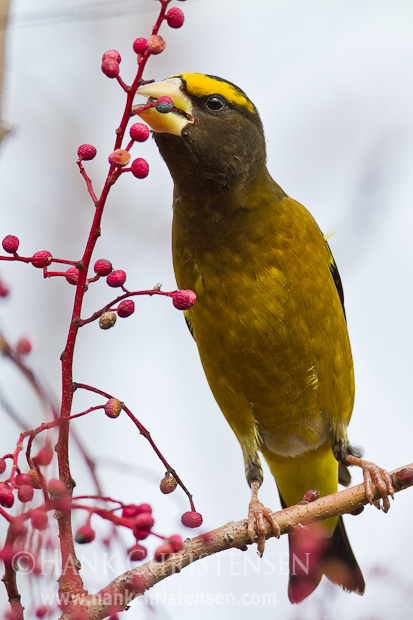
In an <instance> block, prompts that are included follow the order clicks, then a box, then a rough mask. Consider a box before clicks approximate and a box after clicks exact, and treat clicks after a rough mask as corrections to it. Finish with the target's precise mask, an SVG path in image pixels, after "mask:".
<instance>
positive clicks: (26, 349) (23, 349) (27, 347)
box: [16, 338, 33, 355]
mask: <svg viewBox="0 0 413 620" xmlns="http://www.w3.org/2000/svg"><path fill="white" fill-rule="evenodd" d="M32 348H33V345H32V343H31V342H30V340H29V339H28V338H19V340H18V341H17V344H16V351H17V353H18V354H19V355H28V354H29V353H30V352H31V350H32Z"/></svg>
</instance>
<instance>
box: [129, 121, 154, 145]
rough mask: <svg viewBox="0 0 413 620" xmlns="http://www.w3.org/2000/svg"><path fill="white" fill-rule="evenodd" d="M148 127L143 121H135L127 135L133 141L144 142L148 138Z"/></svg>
mask: <svg viewBox="0 0 413 620" xmlns="http://www.w3.org/2000/svg"><path fill="white" fill-rule="evenodd" d="M149 134H150V131H149V127H148V126H147V125H144V124H143V123H135V124H134V125H132V127H131V128H130V129H129V135H130V137H131V138H132V140H135V142H145V140H147V139H148V138H149Z"/></svg>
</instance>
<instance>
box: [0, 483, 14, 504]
mask: <svg viewBox="0 0 413 620" xmlns="http://www.w3.org/2000/svg"><path fill="white" fill-rule="evenodd" d="M13 504H14V495H13V492H12V490H11V489H9V487H8V486H2V487H1V488H0V505H1V506H3V507H4V508H11V507H12V506H13Z"/></svg>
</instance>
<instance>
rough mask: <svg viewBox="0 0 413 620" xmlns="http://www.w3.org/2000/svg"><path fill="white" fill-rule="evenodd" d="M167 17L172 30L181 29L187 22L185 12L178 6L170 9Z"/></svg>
mask: <svg viewBox="0 0 413 620" xmlns="http://www.w3.org/2000/svg"><path fill="white" fill-rule="evenodd" d="M165 17H166V21H167V22H168V26H170V27H171V28H180V27H181V26H183V23H184V21H185V15H184V14H183V11H181V9H178V8H177V7H176V6H174V7H173V8H172V9H169V11H168V12H167V14H166V16H165Z"/></svg>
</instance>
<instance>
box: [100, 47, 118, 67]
mask: <svg viewBox="0 0 413 620" xmlns="http://www.w3.org/2000/svg"><path fill="white" fill-rule="evenodd" d="M106 58H112V59H113V60H115V61H116V62H117V63H118V64H119V63H120V62H121V61H122V58H121V55H120V54H119V52H118V51H117V50H108V51H107V52H105V53H104V54H103V56H102V62H103V61H104V60H105V59H106Z"/></svg>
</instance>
